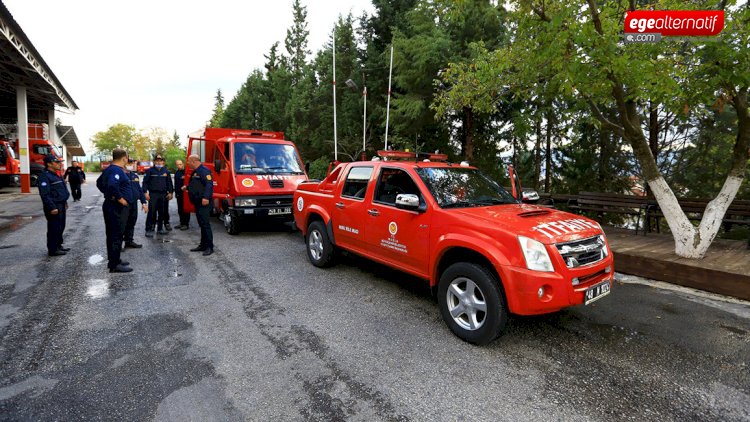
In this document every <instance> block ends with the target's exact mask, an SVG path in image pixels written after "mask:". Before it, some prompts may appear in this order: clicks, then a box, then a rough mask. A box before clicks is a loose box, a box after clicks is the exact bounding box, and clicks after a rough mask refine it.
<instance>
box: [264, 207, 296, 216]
mask: <svg viewBox="0 0 750 422" xmlns="http://www.w3.org/2000/svg"><path fill="white" fill-rule="evenodd" d="M291 213H292V207H287V208H271V209H270V210H268V215H282V214H291Z"/></svg>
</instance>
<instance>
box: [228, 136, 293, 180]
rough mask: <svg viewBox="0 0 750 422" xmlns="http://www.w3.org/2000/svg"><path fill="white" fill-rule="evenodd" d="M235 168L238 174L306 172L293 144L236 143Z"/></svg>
mask: <svg viewBox="0 0 750 422" xmlns="http://www.w3.org/2000/svg"><path fill="white" fill-rule="evenodd" d="M234 170H235V172H237V173H238V174H304V172H303V171H302V169H301V167H300V161H299V157H298V156H297V151H295V149H294V147H293V146H291V145H280V144H261V143H253V142H238V143H236V144H234Z"/></svg>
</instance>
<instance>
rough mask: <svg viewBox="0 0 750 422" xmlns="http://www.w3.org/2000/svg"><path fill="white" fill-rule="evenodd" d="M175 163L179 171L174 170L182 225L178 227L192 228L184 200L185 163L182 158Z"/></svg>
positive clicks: (178, 210) (183, 228)
mask: <svg viewBox="0 0 750 422" xmlns="http://www.w3.org/2000/svg"><path fill="white" fill-rule="evenodd" d="M174 164H175V166H177V171H175V172H174V195H175V198H176V200H177V214H178V215H179V216H180V225H179V226H177V227H176V228H178V229H180V230H187V229H189V228H190V213H189V212H185V207H184V206H183V202H182V201H183V195H184V191H183V190H182V187H183V186H185V164H184V163H183V162H182V160H177V161H175V162H174Z"/></svg>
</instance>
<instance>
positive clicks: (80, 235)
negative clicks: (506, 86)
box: [0, 183, 750, 421]
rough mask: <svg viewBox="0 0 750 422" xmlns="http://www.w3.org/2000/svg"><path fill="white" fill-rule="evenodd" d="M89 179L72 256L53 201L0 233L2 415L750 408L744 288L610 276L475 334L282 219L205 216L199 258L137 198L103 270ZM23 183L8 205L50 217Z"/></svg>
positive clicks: (593, 416) (434, 414)
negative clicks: (732, 295) (210, 243)
mask: <svg viewBox="0 0 750 422" xmlns="http://www.w3.org/2000/svg"><path fill="white" fill-rule="evenodd" d="M98 194H99V192H98V191H97V190H96V188H95V187H93V183H89V184H88V185H84V197H83V201H82V202H76V203H71V205H70V209H69V211H68V227H67V230H66V234H65V244H66V246H68V247H70V248H72V251H71V252H69V253H68V255H66V256H62V257H48V256H47V255H46V250H45V247H44V244H45V241H44V236H45V229H46V228H45V221H44V217H43V216H42V217H41V218H38V217H37V218H31V219H28V221H24V222H23V224H19V225H17V226H14V227H12V228H10V229H6V230H3V231H0V262H2V263H3V264H4V268H3V273H4V274H3V275H2V276H0V420H65V421H77V420H87V421H88V420H168V421H184V420H201V421H204V420H206V421H211V420H227V421H236V420H325V421H336V420H368V421H369V420H413V421H422V420H429V421H434V420H446V421H454V420H487V421H498V420H509V421H521V420H523V421H527V420H529V421H531V420H533V421H539V420H606V421H612V420H634V421H642V420H653V421H672V420H674V421H685V420H701V421H706V420H717V421H718V420H720V421H742V420H745V421H746V420H750V368H748V365H750V304H749V303H747V302H741V301H734V300H729V299H725V298H721V297H718V296H712V295H707V294H701V293H698V292H694V291H691V290H687V289H682V288H675V287H672V286H669V285H664V284H662V283H653V282H650V281H647V280H642V279H637V278H633V277H627V276H619V279H620V281H618V282H617V283H616V285H615V287H614V289H613V291H612V293H611V294H610V295H609V296H608V297H605V298H603V299H601V300H600V301H598V302H596V303H594V304H592V305H591V306H588V307H576V308H572V309H569V310H565V311H563V312H559V313H556V314H553V315H547V316H541V317H533V318H529V317H525V318H523V317H513V318H511V320H510V322H509V325H508V328H507V331H506V333H505V334H504V335H503V336H502V337H501V338H500V339H498V340H497V341H495V342H494V343H492V344H490V345H489V346H486V347H475V346H472V345H469V344H467V343H464V342H462V341H460V340H459V339H457V338H456V337H454V336H453V335H452V334H451V333H450V331H449V330H448V328H447V327H446V326H445V324H444V323H443V321H442V319H441V318H440V315H439V311H438V307H437V304H436V302H435V300H434V299H433V298H432V297H431V296H430V293H429V289H427V288H426V287H425V286H424V284H423V283H421V282H420V281H419V280H416V279H413V278H411V277H409V276H406V275H404V274H402V273H399V272H396V271H393V270H390V269H388V268H385V267H382V266H380V265H377V264H374V263H371V262H369V261H366V260H364V259H361V258H357V257H353V256H349V255H345V256H344V257H343V258H342V260H341V262H340V263H339V264H338V265H336V266H335V267H333V268H330V269H325V270H323V269H318V268H315V267H313V266H312V265H310V264H309V263H308V262H307V258H306V255H305V247H304V244H303V242H302V238H301V236H300V234H299V233H298V232H294V231H291V230H289V228H288V227H285V226H279V227H271V228H269V227H262V228H256V229H255V230H253V231H250V232H243V233H242V234H240V235H238V236H229V235H227V234H226V233H224V232H223V229H222V227H221V225H220V223H219V222H218V220H214V223H213V228H214V235H215V243H216V246H217V252H216V253H215V254H214V255H212V256H210V257H205V258H204V257H203V256H202V255H200V254H199V253H194V252H189V251H188V250H189V249H190V248H191V247H193V246H195V245H196V244H197V242H198V239H199V231H198V230H197V226H196V224H195V218H194V217H193V219H192V221H191V223H192V226H193V227H192V228H191V229H190V230H188V231H173V232H171V233H170V234H169V235H165V236H159V235H157V236H156V237H155V238H153V239H147V238H144V237H143V227H144V226H143V224H144V221H145V215H143V214H140V215H139V218H138V225H137V227H136V241H138V242H139V243H143V244H144V248H143V249H135V250H134V249H128V250H126V252H125V253H124V259H126V260H128V261H130V262H131V265H132V266H133V267H134V268H135V271H134V272H133V273H130V274H122V275H121V274H110V273H109V272H108V271H107V268H106V262H105V258H104V256H106V250H105V247H104V225H103V220H102V217H101V208H100V206H101V201H102V198H101V196H98ZM20 199H21V200H22V202H23V201H26V200H29V202H28V203H26V204H15V205H8V204H9V203H11V202H12V203H15V202H16V201H17V200H18V199H14V200H12V201H11V200H2V199H0V201H2V202H0V215H2V213H3V212H5V211H6V210H10V209H11V208H13V207H17V211H12V212H10V211H9V214H11V213H16V214H18V215H34V214H33V213H34V212H36V213H37V214H36V215H41V210H40V209H38V210H36V211H35V210H33V209H29V207H31V206H33V205H34V203H33V202H30V201H31V199H34V200H36V201H37V204H39V202H38V201H39V199H38V196H33V195H31V196H27V197H23V198H20ZM24 207H25V208H24ZM13 209H16V208H13ZM19 210H22V211H23V213H22V212H20V211H19ZM171 211H172V222H173V223H176V207H175V204H174V202H172V209H171ZM24 213H25V214H24Z"/></svg>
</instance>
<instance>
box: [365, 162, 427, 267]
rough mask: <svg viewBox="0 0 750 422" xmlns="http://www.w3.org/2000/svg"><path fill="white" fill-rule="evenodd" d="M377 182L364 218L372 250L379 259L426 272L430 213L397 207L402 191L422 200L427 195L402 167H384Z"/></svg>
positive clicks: (422, 202)
mask: <svg viewBox="0 0 750 422" xmlns="http://www.w3.org/2000/svg"><path fill="white" fill-rule="evenodd" d="M375 183H376V185H375V189H374V193H373V197H372V201H370V202H368V209H367V215H366V219H365V220H366V225H367V234H366V235H367V241H368V247H369V250H370V251H371V253H373V254H374V255H376V256H377V257H378V258H380V259H383V260H385V261H388V262H392V263H394V264H395V265H396V266H398V267H402V268H404V269H406V270H409V271H410V272H412V273H417V274H420V275H423V276H427V275H428V274H429V271H428V265H429V240H430V213H429V212H420V211H414V210H406V209H400V208H397V207H396V196H398V195H399V194H414V195H417V196H418V197H419V200H420V203H421V204H424V195H423V194H422V192H421V191H420V189H419V187H418V185H417V184H416V183H415V182H414V179H413V178H412V176H410V175H409V173H408V172H406V171H405V170H403V169H398V168H388V167H382V168H381V169H380V171H379V174H378V176H377V179H376V180H375Z"/></svg>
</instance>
